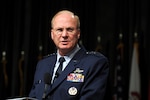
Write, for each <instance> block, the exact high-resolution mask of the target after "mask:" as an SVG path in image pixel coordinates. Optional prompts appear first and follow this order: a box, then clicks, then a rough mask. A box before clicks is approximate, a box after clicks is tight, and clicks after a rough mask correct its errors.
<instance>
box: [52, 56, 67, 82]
mask: <svg viewBox="0 0 150 100" xmlns="http://www.w3.org/2000/svg"><path fill="white" fill-rule="evenodd" d="M64 61H65V58H64V57H60V58H59V63H60V64H59V66H58V69H57V71H56V73H55V77H54V81H53V82H55V81H56V79H57V78H58V77H59V75H60V74H61V72H62V68H63V62H64Z"/></svg>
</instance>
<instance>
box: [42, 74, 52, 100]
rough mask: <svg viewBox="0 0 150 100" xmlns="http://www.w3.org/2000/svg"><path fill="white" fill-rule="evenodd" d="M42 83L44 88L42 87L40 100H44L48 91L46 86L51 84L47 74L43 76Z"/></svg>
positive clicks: (49, 76)
mask: <svg viewBox="0 0 150 100" xmlns="http://www.w3.org/2000/svg"><path fill="white" fill-rule="evenodd" d="M44 83H45V86H44V93H43V96H42V100H45V97H46V91H47V89H48V86H49V85H50V84H51V75H50V74H49V73H45V74H44Z"/></svg>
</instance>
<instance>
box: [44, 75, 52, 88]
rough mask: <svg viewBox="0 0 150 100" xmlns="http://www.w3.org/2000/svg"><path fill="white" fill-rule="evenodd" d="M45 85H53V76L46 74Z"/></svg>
mask: <svg viewBox="0 0 150 100" xmlns="http://www.w3.org/2000/svg"><path fill="white" fill-rule="evenodd" d="M44 83H45V84H48V85H50V84H51V75H50V74H49V73H45V74H44Z"/></svg>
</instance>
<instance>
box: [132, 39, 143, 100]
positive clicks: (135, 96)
mask: <svg viewBox="0 0 150 100" xmlns="http://www.w3.org/2000/svg"><path fill="white" fill-rule="evenodd" d="M138 53H139V52H138V43H137V42H135V43H134V45H133V52H132V62H131V70H130V80H129V100H140V99H141V94H140V88H141V87H140V71H139V64H138V63H139V62H138V59H139V58H138V57H139V56H138Z"/></svg>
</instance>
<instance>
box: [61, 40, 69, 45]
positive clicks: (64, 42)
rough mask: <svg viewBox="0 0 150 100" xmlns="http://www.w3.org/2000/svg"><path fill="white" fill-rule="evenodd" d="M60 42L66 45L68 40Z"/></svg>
mask: <svg viewBox="0 0 150 100" xmlns="http://www.w3.org/2000/svg"><path fill="white" fill-rule="evenodd" d="M61 43H62V44H63V45H67V44H68V43H69V41H61Z"/></svg>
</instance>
